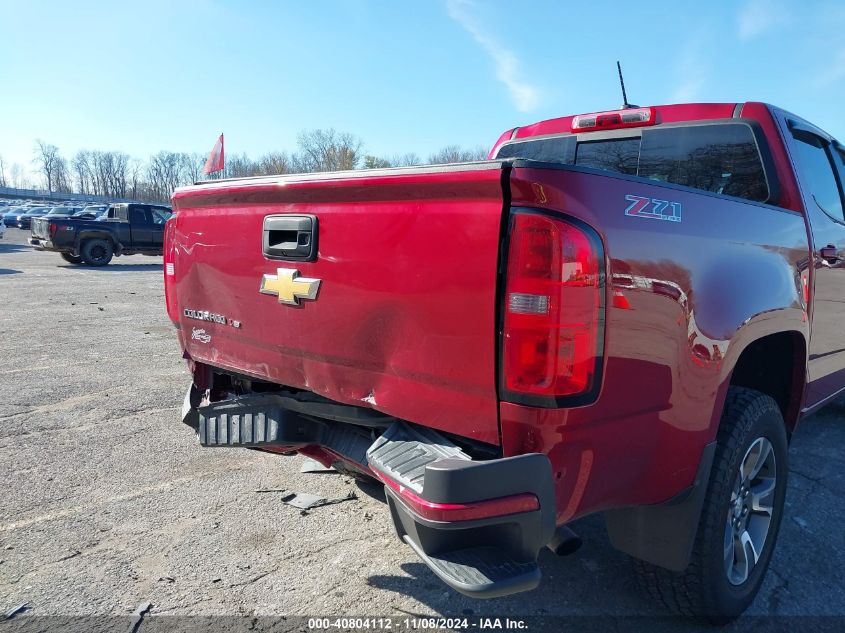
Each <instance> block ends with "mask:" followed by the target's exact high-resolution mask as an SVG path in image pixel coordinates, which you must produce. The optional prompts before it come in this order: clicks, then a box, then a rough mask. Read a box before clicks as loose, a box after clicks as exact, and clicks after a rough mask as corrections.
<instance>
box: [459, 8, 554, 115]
mask: <svg viewBox="0 0 845 633" xmlns="http://www.w3.org/2000/svg"><path fill="white" fill-rule="evenodd" d="M446 7H447V9H448V11H449V17H450V18H452V19H453V20H454V21H455V22H457V23H458V24H460V25H461V26H462V27H463V28H464V29H465V30H466V31H467V32H468V33H469V34H470V35H472V38H473V39H474V40H475V42H476V43H477V44H478V45H479V46H480V47H481V48H482V50H484V52H485V53H487V55H488V56H489V57H490V58H491V59H492V60H493V63H494V64H495V66H496V77H497V79H498V80H499V81H500V82H502V83H503V84H504V85H505V87H506V88H507V89H508V93H509V94H510V97H511V100H512V101H513V103H514V105H515V106H516V108H517V110H519V111H520V112H530V111H531V110H533V109H534V108H535V107H537V104H538V103H539V101H540V91H539V90H538V89H537V88H536V87H534V86H532V85H531V84H530V83H528V82H526V81H524V80H523V79H521V78H520V76H519V60H518V59H517V57H516V54H514V52H513V51H511V50H509V49H507V48H505V47H504V46H503V45H502V44H501V43H500V42H499V41H497V40H496V39H495V38H494V37H493V36H492V35H490V34H489V33H488V32H487V31H485V30H484V28H482V27H481V25H480V24H479V23H478V20H477V19H476V18H475V16H474V15H473V9H474V8H475V4H474V3H473V2H471V0H447V2H446Z"/></svg>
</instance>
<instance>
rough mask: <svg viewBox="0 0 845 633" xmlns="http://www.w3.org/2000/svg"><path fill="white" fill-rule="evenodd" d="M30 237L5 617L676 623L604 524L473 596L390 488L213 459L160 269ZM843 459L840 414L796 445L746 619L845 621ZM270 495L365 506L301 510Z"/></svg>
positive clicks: (21, 261)
mask: <svg viewBox="0 0 845 633" xmlns="http://www.w3.org/2000/svg"><path fill="white" fill-rule="evenodd" d="M25 237H26V234H25V232H24V231H20V230H17V229H9V230H8V231H7V233H6V237H5V238H4V239H3V240H2V241H0V384H2V396H0V456H2V459H0V480H2V482H3V495H2V498H3V502H2V504H0V610H2V611H0V613H2V612H5V611H6V610H7V609H9V608H11V607H13V606H16V605H18V604H20V603H24V602H26V603H28V605H29V607H28V611H27V612H26V613H27V614H30V615H91V614H98V615H124V616H125V615H129V614H131V613H132V612H133V611H134V610H135V609H136V608H137V607H138V605H139V604H141V603H143V602H150V603H152V609H151V614H153V615H157V614H169V615H197V614H201V615H224V614H226V615H244V616H263V615H272V616H280V615H285V616H295V615H309V616H313V615H344V614H356V615H370V616H395V617H403V616H405V615H408V614H442V615H445V616H456V615H468V616H472V617H477V616H488V615H499V616H507V615H509V616H529V615H530V616H537V615H550V616H551V615H563V616H601V617H600V618H597V620H596V621H609V620H604V618H606V617H607V616H616V617H619V616H645V618H644V619H642V620H639V622H640V623H641V624H642V625H643V626H646V627H647V623H648V622H649V621H650V618H652V617H658V616H664V615H665V613H664V612H663V611H662V610H661V609H660V608H659V607H657V606H655V605H652V604H651V603H649V602H648V600H647V599H646V598H644V597H643V596H641V595H640V594H639V592H638V590H637V588H636V586H635V581H634V575H633V571H632V569H631V568H630V565H629V561H628V560H627V558H626V557H625V556H624V555H622V554H620V553H618V552H616V551H614V550H613V549H612V548H611V547H610V545H609V544H608V542H607V537H606V534H605V531H604V524H603V521H602V520H600V519H599V518H597V517H590V518H588V519H586V520H582V521H580V522H578V523H577V524H576V525H574V526H573V527H574V528H575V529H576V531H578V532H579V533H580V534H581V535H582V536H583V538H584V541H585V543H584V547H583V548H582V549H581V550H580V551H579V552H577V553H576V554H574V555H572V556H570V557H566V558H557V557H555V556H554V555H553V554H551V553H550V552H543V554H542V555H541V559H542V567H543V573H544V579H543V583H542V585H541V587H540V588H539V589H538V590H536V591H534V592H532V593H530V594H522V595H517V596H512V597H509V598H504V599H497V600H491V601H484V602H479V601H473V600H470V599H467V598H464V597H462V596H460V595H458V594H456V593H453V592H451V591H449V590H447V589H446V587H445V586H444V585H442V584H441V583H440V581H439V580H437V579H436V578H435V576H434V575H433V574H432V573H430V572H429V571H428V569H427V568H426V567H425V566H424V565H423V564H422V563H420V562H419V561H418V559H417V558H416V556H415V555H414V554H413V552H412V551H411V550H410V549H409V548H408V547H407V546H405V545H403V544H401V543H400V542H399V541H398V540H397V539H396V537H395V535H394V533H393V531H392V525H391V523H390V519H389V516H388V513H387V509H386V506H385V505H384V503H383V500H382V498H381V497H380V494H379V491H378V489H377V488H365V489H362V488H359V487H358V486H357V485H356V484H355V483H354V482H353V481H351V480H350V479H348V478H346V477H344V476H341V475H339V474H302V473H300V472H299V469H300V466H301V465H302V462H303V458H301V457H298V456H296V457H278V456H271V455H263V454H260V453H257V452H253V451H247V450H238V449H233V450H230V449H217V450H214V449H200V447H199V446H198V444H197V442H196V439H195V437H194V435H193V434H192V432H191V431H190V430H189V429H188V428H187V427H185V426H183V425H182V424H181V423H180V422H179V407H180V404H181V398H182V395H183V393H184V390H185V388H186V386H187V384H188V380H189V377H188V374H187V371H186V369H185V366H184V361H183V360H182V359H181V355H180V352H179V349H178V345H177V343H176V339H175V335H174V332H173V330H172V327H171V326H170V323H169V321H168V319H167V316H166V314H165V310H164V299H163V290H162V282H161V275H162V273H161V258H150V257H140V256H136V257H128V258H116V259H115V260H114V262H113V264H111V265H110V266H108V267H105V268H102V269H91V268H86V267H80V266H71V265H69V264H66V263H65V262H64V261H63V260H61V259H60V258H59V256H58V255H57V254H54V253H39V252H36V251H33V250H31V249H30V248H29V247H28V246H26V245H25ZM843 447H845V402H839V403H835V404H833V405H831V406H830V407H828V408H827V409H826V410H824V411H822V412H821V413H819V414H817V415H815V416H813V417H812V418H810V419H808V420H806V421H804V422H803V424H802V425H801V426H800V428H799V430H798V432H797V433H796V436H795V438H794V440H793V446H792V450H791V466H792V474H791V478H790V483H789V493H788V501H787V503H788V506H789V507H788V515H787V516H786V518H785V520H784V524H783V527H782V530H781V536H780V542H779V545H778V548H777V550H776V552H775V556H774V561H773V566H772V569H771V570H770V572H769V574H768V577H767V579H766V582H765V586H764V588H763V590H762V593H761V594H760V596H759V597H758V598H757V600H756V602H755V603H754V605H753V608H752V610H751V613H752V615H766V614H774V615H795V616H801V615H845V587H843V580H842V578H843V576H842V570H843V569H845V530H843V526H844V525H845V476H843V472H844V471H845V450H843ZM262 488H284V489H288V490H294V491H305V492H313V493H318V494H320V495H323V496H326V497H329V498H337V497H342V496H344V495H346V494H347V492H349V491H355V492H356V494H357V496H358V499H357V500H354V501H348V502H344V503H339V504H337V505H332V506H327V507H323V508H318V509H316V510H313V511H312V512H310V513H309V514H307V515H304V516H303V515H301V514H300V512H299V511H298V510H295V509H294V508H291V507H288V506H286V505H284V504H283V503H282V502H281V501H280V495H279V494H276V493H256V492H255V490H257V489H262ZM19 617H22V616H19ZM585 621H586V620H585ZM765 622H766V620H760V619H755V618H754V617H750V618H746V619H745V620H741V621H740V622H738V623H737V624H736V625H733V626H732V627H731V628H739V627H743V630H747V629H748V627H747V626H745V624H744V623H751V624H753V626H752V627H751V628H752V629H761V630H763V629H762V628H761V627H764V625H765ZM843 623H845V621H843ZM677 624H678V627H679V628H683V625H682V623H677ZM843 626H845V624H843ZM625 629H626V630H628V629H630V627H625ZM142 630H143V627H142Z"/></svg>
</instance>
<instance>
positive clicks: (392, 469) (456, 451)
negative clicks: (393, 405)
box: [367, 422, 470, 494]
mask: <svg viewBox="0 0 845 633" xmlns="http://www.w3.org/2000/svg"><path fill="white" fill-rule="evenodd" d="M441 459H466V460H469V459H470V457H469V455H467V454H466V453H464V452H463V451H462V450H461V449H460V448H459V447H457V446H455V445H454V444H452V442H450V441H449V440H447V439H446V438H445V437H443V436H442V435H440V434H439V433H437V432H436V431H432V430H431V429H425V428H421V427H412V426H410V425H408V424H405V423H404V422H397V423H396V424H393V425H391V426H390V428H388V429H387V431H385V432H384V433H383V434H382V435H381V436H380V437H379V438H378V439H377V440H376V441H375V442H374V443H373V445H372V446H371V447H370V448H369V449H368V450H367V460H368V461H369V463H370V464H371V465H372V466H373V467H374V468H376V469H377V470H378V471H379V472H381V473H383V474H384V475H385V476H387V477H388V478H389V479H391V480H393V481H395V482H396V483H398V484H401V485H403V486H406V487H408V488H410V489H411V490H413V491H414V492H416V493H417V494H420V493H421V492H422V489H423V478H424V476H425V467H426V466H428V465H429V464H433V463H434V462H437V461H440V460H441Z"/></svg>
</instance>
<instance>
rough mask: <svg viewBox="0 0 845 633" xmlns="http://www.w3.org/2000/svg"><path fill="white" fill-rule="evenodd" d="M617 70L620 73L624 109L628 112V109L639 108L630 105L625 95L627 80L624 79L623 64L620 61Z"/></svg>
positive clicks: (617, 61)
mask: <svg viewBox="0 0 845 633" xmlns="http://www.w3.org/2000/svg"><path fill="white" fill-rule="evenodd" d="M616 70H618V71H619V85H621V86H622V107H623V108H624V109H626V110H627V109H628V108H638V107H639V106H635V105H634V104H632V103H628V95H627V94H625V80H624V79H622V64H620V63H619V60H616Z"/></svg>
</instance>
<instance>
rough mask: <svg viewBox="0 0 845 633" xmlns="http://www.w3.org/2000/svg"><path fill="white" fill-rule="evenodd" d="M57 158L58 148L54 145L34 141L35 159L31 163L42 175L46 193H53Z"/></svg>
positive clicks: (39, 140)
mask: <svg viewBox="0 0 845 633" xmlns="http://www.w3.org/2000/svg"><path fill="white" fill-rule="evenodd" d="M58 158H59V148H58V147H56V146H55V145H50V144H49V143H45V142H44V141H42V140H41V139H37V140H36V141H35V158H34V159H33V162H34V163H35V164H36V165H38V168H39V169H40V170H41V173H42V174H43V175H44V181H45V183H46V184H47V191H49V192H50V193H52V192H53V183H54V178H55V173H56V161H57V160H58Z"/></svg>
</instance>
